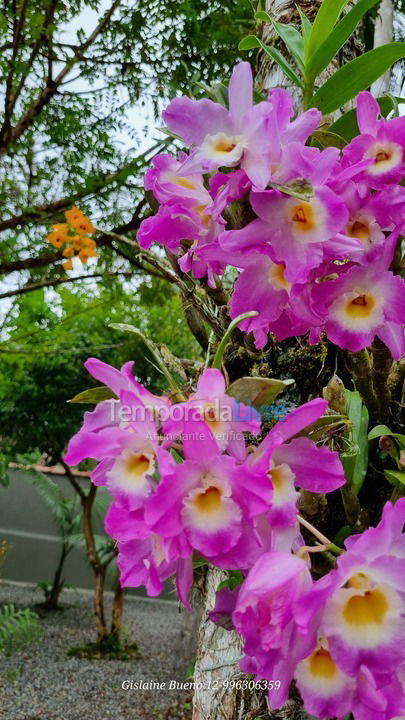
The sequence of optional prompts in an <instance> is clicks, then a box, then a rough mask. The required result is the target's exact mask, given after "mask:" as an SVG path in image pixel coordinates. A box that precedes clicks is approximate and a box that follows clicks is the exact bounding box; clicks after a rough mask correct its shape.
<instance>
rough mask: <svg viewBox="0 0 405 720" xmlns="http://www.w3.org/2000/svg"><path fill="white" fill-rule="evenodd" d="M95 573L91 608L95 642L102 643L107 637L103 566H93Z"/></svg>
mask: <svg viewBox="0 0 405 720" xmlns="http://www.w3.org/2000/svg"><path fill="white" fill-rule="evenodd" d="M93 570H94V575H95V582H94V595H93V608H94V617H95V620H96V629H97V642H98V643H100V644H102V643H103V642H104V641H105V639H106V637H107V634H108V633H107V625H106V622H105V615H104V582H105V568H104V567H98V568H93Z"/></svg>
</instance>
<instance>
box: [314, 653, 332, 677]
mask: <svg viewBox="0 0 405 720" xmlns="http://www.w3.org/2000/svg"><path fill="white" fill-rule="evenodd" d="M309 667H310V670H311V674H312V675H314V676H315V677H319V678H332V677H333V676H334V675H336V672H337V669H336V665H335V663H334V662H333V660H332V658H331V656H330V653H329V652H328V650H325V649H324V648H319V650H315V652H313V653H312V655H310V657H309Z"/></svg>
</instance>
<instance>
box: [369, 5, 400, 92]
mask: <svg viewBox="0 0 405 720" xmlns="http://www.w3.org/2000/svg"><path fill="white" fill-rule="evenodd" d="M393 39H394V3H393V1H392V0H381V4H380V7H379V8H378V15H377V17H376V21H375V26H374V47H379V46H380V45H385V44H386V43H390V42H392V41H393ZM391 73H392V70H391V68H390V69H389V70H387V72H386V73H384V75H382V76H381V77H380V78H378V80H376V81H375V83H373V85H372V86H371V92H372V93H373V95H374V96H375V97H378V96H379V95H382V94H383V93H386V92H389V91H390V86H391Z"/></svg>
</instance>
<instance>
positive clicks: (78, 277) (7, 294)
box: [0, 271, 134, 300]
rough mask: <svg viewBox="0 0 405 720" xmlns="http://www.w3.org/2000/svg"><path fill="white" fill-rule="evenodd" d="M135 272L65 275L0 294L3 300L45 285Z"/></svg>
mask: <svg viewBox="0 0 405 720" xmlns="http://www.w3.org/2000/svg"><path fill="white" fill-rule="evenodd" d="M133 274H134V273H132V272H125V271H121V272H108V273H102V272H100V273H92V274H91V275H76V276H75V277H63V278H56V279H54V280H51V279H49V278H48V279H47V280H44V281H42V282H37V283H32V284H31V285H25V287H22V288H18V290H9V291H8V292H5V293H1V294H0V300H3V299H4V298H9V297H16V296H17V295H25V294H26V293H29V292H33V291H34V290H39V289H40V288H44V287H55V286H56V285H62V284H64V283H71V282H76V280H92V279H93V278H96V277H102V278H106V277H117V276H119V275H123V276H124V277H132V275H133Z"/></svg>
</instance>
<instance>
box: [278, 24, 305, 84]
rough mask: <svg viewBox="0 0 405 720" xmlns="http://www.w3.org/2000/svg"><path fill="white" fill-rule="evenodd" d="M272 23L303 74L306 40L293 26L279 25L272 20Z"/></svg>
mask: <svg viewBox="0 0 405 720" xmlns="http://www.w3.org/2000/svg"><path fill="white" fill-rule="evenodd" d="M270 21H271V23H272V25H273V27H274V29H275V30H276V32H277V33H278V34H279V36H280V37H281V39H282V41H283V42H284V44H285V45H286V47H287V48H288V50H289V51H290V53H291V55H292V56H293V57H294V58H295V59H296V61H297V63H298V66H299V68H300V70H301V72H304V38H303V37H302V35H301V33H299V32H298V30H296V29H295V27H294V26H293V25H285V24H284V23H278V22H275V20H272V19H271V18H270Z"/></svg>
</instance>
